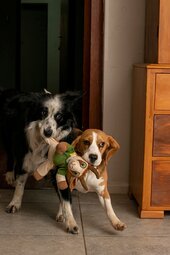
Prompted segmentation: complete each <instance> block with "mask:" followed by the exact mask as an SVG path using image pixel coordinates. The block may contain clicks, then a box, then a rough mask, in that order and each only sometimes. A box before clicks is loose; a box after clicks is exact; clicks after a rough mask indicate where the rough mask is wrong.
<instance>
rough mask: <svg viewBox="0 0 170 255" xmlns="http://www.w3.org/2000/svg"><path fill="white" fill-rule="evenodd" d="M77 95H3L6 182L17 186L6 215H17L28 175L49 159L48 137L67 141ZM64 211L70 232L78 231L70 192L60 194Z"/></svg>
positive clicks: (0, 97)
mask: <svg viewBox="0 0 170 255" xmlns="http://www.w3.org/2000/svg"><path fill="white" fill-rule="evenodd" d="M78 98H80V96H79V95H78V94H77V93H74V92H73V93H71V92H66V93H64V94H60V95H52V94H51V93H49V92H48V91H44V92H42V93H22V94H21V93H16V92H14V91H12V90H7V91H1V92H0V111H1V112H0V123H1V134H2V140H3V143H4V146H5V150H6V153H7V173H6V180H7V182H8V183H9V184H11V185H14V186H15V191H14V195H13V198H12V200H11V202H10V203H9V205H8V206H7V208H6V212H8V213H15V212H16V211H18V210H19V209H20V207H21V203H22V197H23V194H24V187H25V184H26V181H27V178H28V176H29V175H31V174H32V173H33V171H34V170H35V169H36V168H37V167H38V166H39V165H40V164H41V163H43V162H44V161H45V160H46V157H47V154H48V149H49V148H48V144H47V143H46V142H45V139H46V138H49V137H54V138H56V139H57V140H58V141H61V140H62V139H65V140H66V139H67V137H69V135H70V134H71V132H72V130H73V128H74V126H75V125H76V120H75V117H74V114H73V111H72V108H73V106H74V103H75V101H77V99H78ZM59 194H60V196H61V199H62V200H64V201H65V203H63V205H64V207H63V208H64V210H65V211H67V214H68V216H69V217H67V222H66V227H67V230H68V231H69V232H71V233H77V232H78V228H77V225H76V222H75V220H74V217H73V215H72V210H71V203H70V202H71V194H70V192H69V190H67V191H65V192H64V193H62V191H59Z"/></svg>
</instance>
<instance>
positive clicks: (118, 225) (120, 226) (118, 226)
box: [113, 221, 126, 231]
mask: <svg viewBox="0 0 170 255" xmlns="http://www.w3.org/2000/svg"><path fill="white" fill-rule="evenodd" d="M113 227H114V229H116V230H118V231H123V230H124V229H125V228H126V225H125V224H124V223H123V222H121V221H119V222H117V223H116V224H113Z"/></svg>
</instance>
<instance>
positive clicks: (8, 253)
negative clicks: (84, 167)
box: [0, 190, 170, 255]
mask: <svg viewBox="0 0 170 255" xmlns="http://www.w3.org/2000/svg"><path fill="white" fill-rule="evenodd" d="M12 192H13V191H12V190H0V254H1V255H60V254H61V255H85V254H88V255H107V254H108V255H112V254H113V255H158V254H159V255H160V254H161V255H169V254H170V214H166V216H165V218H164V219H163V220H157V219H156V220H146V219H145V220H141V219H139V218H138V215H137V207H136V204H135V203H134V201H131V200H129V198H128V197H127V196H126V195H112V204H113V207H114V209H115V212H116V214H117V215H118V216H119V218H120V219H121V220H122V221H124V222H125V223H126V224H127V226H128V227H127V229H126V230H125V231H123V232H116V231H115V230H114V229H112V227H111V225H110V223H109V221H108V219H107V218H106V216H105V213H104V211H103V209H102V208H101V206H100V204H99V202H98V199H97V196H96V195H95V194H93V193H89V194H78V193H77V192H75V193H74V196H73V211H74V215H75V218H76V220H77V223H78V225H79V227H80V233H79V234H78V235H72V234H68V233H66V231H65V228H64V225H63V224H62V223H57V222H56V221H55V215H56V212H57V207H58V198H57V196H56V194H55V192H54V190H26V191H25V194H24V201H23V205H22V209H21V210H20V212H18V213H16V214H14V215H13V214H7V213H5V211H4V208H5V206H6V205H7V203H8V202H9V200H10V198H11V196H12Z"/></svg>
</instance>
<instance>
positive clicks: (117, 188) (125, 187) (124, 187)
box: [108, 183, 129, 194]
mask: <svg viewBox="0 0 170 255" xmlns="http://www.w3.org/2000/svg"><path fill="white" fill-rule="evenodd" d="M108 190H109V192H110V193H111V194H128V191H129V184H128V183H113V184H112V183H109V185H108Z"/></svg>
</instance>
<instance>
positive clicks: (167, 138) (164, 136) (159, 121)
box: [153, 114, 170, 156]
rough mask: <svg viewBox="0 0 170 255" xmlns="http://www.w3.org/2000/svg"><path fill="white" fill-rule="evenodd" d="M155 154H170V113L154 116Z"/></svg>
mask: <svg viewBox="0 0 170 255" xmlns="http://www.w3.org/2000/svg"><path fill="white" fill-rule="evenodd" d="M153 156H170V114H166V115H159V114H157V115H155V116H154V132H153Z"/></svg>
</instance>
